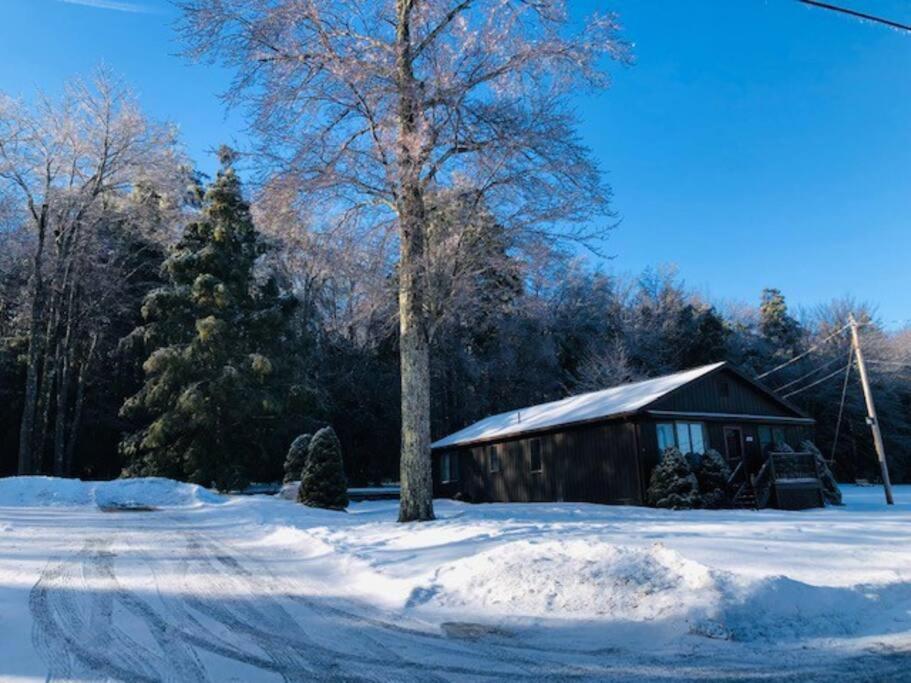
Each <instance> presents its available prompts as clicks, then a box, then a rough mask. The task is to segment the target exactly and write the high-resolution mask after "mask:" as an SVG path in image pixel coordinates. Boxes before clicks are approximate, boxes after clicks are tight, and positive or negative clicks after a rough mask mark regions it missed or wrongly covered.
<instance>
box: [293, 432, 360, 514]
mask: <svg viewBox="0 0 911 683" xmlns="http://www.w3.org/2000/svg"><path fill="white" fill-rule="evenodd" d="M297 500H298V501H299V502H301V503H303V504H304V505H309V506H310V507H317V508H327V509H330V510H344V509H345V508H346V507H348V480H347V478H346V477H345V468H344V465H343V463H342V446H341V444H340V443H339V440H338V437H337V436H336V435H335V430H333V429H332V427H324V428H323V429H321V430H319V431H318V432H317V433H316V434H314V435H313V438H312V439H311V440H310V446H309V448H308V450H307V464H306V465H305V466H304V472H303V475H302V476H301V486H300V490H299V491H298V494H297Z"/></svg>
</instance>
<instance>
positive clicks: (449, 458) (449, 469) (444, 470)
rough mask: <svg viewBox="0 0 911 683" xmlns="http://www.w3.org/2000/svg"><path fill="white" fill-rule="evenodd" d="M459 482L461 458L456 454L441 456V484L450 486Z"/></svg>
mask: <svg viewBox="0 0 911 683" xmlns="http://www.w3.org/2000/svg"><path fill="white" fill-rule="evenodd" d="M458 480H459V457H458V456H457V455H456V454H455V453H443V454H442V455H441V456H440V482H441V483H443V484H448V483H450V482H453V481H458Z"/></svg>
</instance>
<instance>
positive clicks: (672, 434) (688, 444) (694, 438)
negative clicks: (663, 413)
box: [655, 422, 707, 455]
mask: <svg viewBox="0 0 911 683" xmlns="http://www.w3.org/2000/svg"><path fill="white" fill-rule="evenodd" d="M655 429H656V431H657V433H658V453H659V454H661V453H664V450H665V449H667V448H671V447H673V446H676V447H677V448H678V449H679V450H680V452H681V453H683V454H684V455H686V454H687V453H697V454H699V455H703V454H704V453H705V451H706V448H707V446H706V443H705V425H704V424H702V423H701V422H659V423H658V424H657V425H656V426H655Z"/></svg>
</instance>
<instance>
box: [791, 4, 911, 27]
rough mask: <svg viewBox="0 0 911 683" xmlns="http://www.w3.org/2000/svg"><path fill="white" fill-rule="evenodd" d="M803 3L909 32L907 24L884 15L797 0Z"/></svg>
mask: <svg viewBox="0 0 911 683" xmlns="http://www.w3.org/2000/svg"><path fill="white" fill-rule="evenodd" d="M797 2H801V3H803V4H804V5H810V6H811V7H818V8H820V9H827V10H831V11H832V12H839V13H841V14H847V15H849V16H852V17H855V18H856V19H863V20H864V21H872V22H875V23H877V24H885V25H886V26H889V27H891V28H897V29H899V30H901V31H908V32H911V26H909V25H907V24H902V23H899V22H897V21H893V20H892V19H886V18H885V17H878V16H876V15H875V14H867V13H865V12H858V11H857V10H853V9H849V8H848V7H840V6H838V5H830V4H829V3H827V2H819V0H797Z"/></svg>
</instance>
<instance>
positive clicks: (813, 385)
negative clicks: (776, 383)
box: [782, 364, 850, 398]
mask: <svg viewBox="0 0 911 683" xmlns="http://www.w3.org/2000/svg"><path fill="white" fill-rule="evenodd" d="M849 365H850V364H849ZM844 371H845V368H838V370H836V371H835V372H830V373H829V374H828V375H826V376H825V377H821V378H819V379H818V380H816V381H815V382H812V383H810V384H808V385H807V386H805V387H802V388H800V389H797V390H796V391H792V392H790V393H789V394H785V395H784V396H783V397H782V398H789V397H791V396H795V395H797V394H800V393H802V392H804V391H806V390H807V389H812V388H813V387H815V386H816V385H817V384H822V383H823V382H825V381H826V380H827V379H832V378H833V377H835V376H836V375H840V374H841V373H843V372H844Z"/></svg>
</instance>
